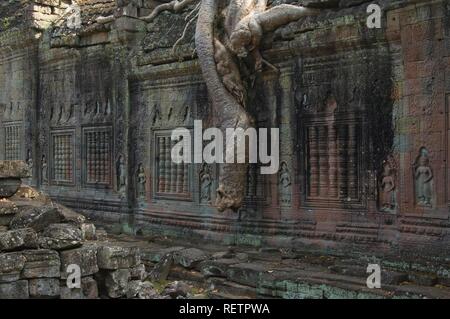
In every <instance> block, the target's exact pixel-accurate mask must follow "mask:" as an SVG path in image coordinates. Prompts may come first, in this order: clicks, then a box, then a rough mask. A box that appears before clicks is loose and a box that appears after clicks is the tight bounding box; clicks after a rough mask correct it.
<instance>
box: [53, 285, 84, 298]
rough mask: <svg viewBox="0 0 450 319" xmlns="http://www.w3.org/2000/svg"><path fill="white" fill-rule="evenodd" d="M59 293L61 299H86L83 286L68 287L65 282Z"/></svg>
mask: <svg viewBox="0 0 450 319" xmlns="http://www.w3.org/2000/svg"><path fill="white" fill-rule="evenodd" d="M59 293H60V298H61V299H84V295H83V291H82V290H81V288H68V287H67V286H66V284H65V282H64V283H62V284H61V287H60V288H59Z"/></svg>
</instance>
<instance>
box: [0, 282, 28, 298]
mask: <svg viewBox="0 0 450 319" xmlns="http://www.w3.org/2000/svg"><path fill="white" fill-rule="evenodd" d="M29 296H30V295H29V292H28V281H27V280H19V281H14V282H8V283H0V299H28V298H29Z"/></svg>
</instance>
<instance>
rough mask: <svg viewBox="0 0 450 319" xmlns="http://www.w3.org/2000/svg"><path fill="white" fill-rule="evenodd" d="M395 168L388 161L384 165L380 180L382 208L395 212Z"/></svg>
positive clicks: (382, 209)
mask: <svg viewBox="0 0 450 319" xmlns="http://www.w3.org/2000/svg"><path fill="white" fill-rule="evenodd" d="M395 189H396V184H395V170H394V169H393V168H392V167H391V164H389V163H388V162H386V163H385V164H384V166H383V175H382V178H381V181H380V193H379V194H380V195H379V196H380V198H379V202H380V210H381V211H383V212H393V211H395V209H396V206H397V199H396V194H395Z"/></svg>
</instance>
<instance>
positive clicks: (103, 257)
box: [98, 245, 140, 270]
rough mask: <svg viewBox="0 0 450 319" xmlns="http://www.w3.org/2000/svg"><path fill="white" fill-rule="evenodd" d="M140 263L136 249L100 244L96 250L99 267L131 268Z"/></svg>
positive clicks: (111, 268)
mask: <svg viewBox="0 0 450 319" xmlns="http://www.w3.org/2000/svg"><path fill="white" fill-rule="evenodd" d="M139 263H140V257H139V254H138V250H137V249H135V248H127V247H120V246H109V245H105V246H101V247H100V248H99V250H98V266H99V268H100V269H110V270H113V269H119V268H131V267H134V266H136V265H138V264H139Z"/></svg>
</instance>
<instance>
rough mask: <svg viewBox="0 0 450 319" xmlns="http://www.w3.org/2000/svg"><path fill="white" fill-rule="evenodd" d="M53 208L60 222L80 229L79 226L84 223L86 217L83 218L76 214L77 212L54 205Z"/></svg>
mask: <svg viewBox="0 0 450 319" xmlns="http://www.w3.org/2000/svg"><path fill="white" fill-rule="evenodd" d="M53 206H54V207H55V208H56V210H57V211H58V213H59V215H60V217H61V221H62V222H64V223H69V224H74V225H76V226H79V227H81V225H82V224H83V223H84V222H85V221H86V217H84V216H83V215H81V214H78V213H77V212H75V211H73V210H72V209H70V208H68V207H66V206H63V205H60V204H56V203H54V204H53Z"/></svg>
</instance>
